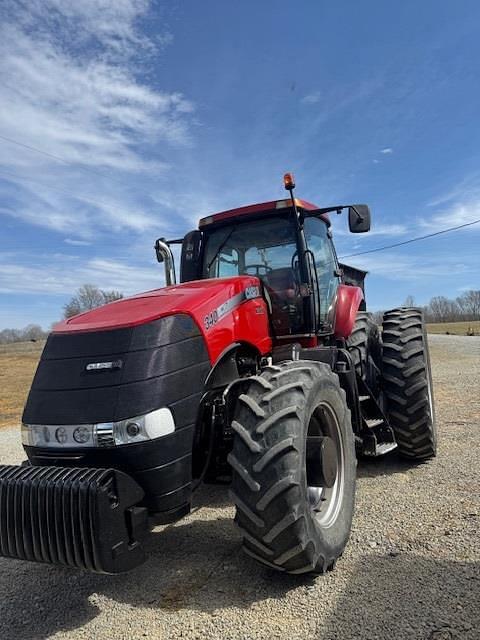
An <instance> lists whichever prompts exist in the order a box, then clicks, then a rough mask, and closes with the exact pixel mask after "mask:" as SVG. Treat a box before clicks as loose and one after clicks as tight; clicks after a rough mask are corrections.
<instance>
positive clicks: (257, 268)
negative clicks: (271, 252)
mask: <svg viewBox="0 0 480 640" xmlns="http://www.w3.org/2000/svg"><path fill="white" fill-rule="evenodd" d="M248 269H255V275H256V276H257V278H260V277H261V274H260V271H261V270H262V269H264V273H263V275H264V276H266V275H267V273H271V272H272V271H273V269H272V267H269V266H267V265H266V264H248V265H247V264H246V265H245V269H244V270H245V273H247V272H248ZM247 275H252V274H248V273H247Z"/></svg>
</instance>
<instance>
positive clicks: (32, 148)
mask: <svg viewBox="0 0 480 640" xmlns="http://www.w3.org/2000/svg"><path fill="white" fill-rule="evenodd" d="M0 139H1V140H5V141H6V142H10V143H12V144H16V145H17V146H18V147H23V148H24V149H28V150H29V151H35V153H40V154H41V155H42V156H46V157H47V158H52V159H53V160H57V162H63V164H66V165H69V166H73V165H74V163H73V162H71V161H70V160H65V158H62V157H60V156H56V155H55V154H53V153H49V152H48V151H43V150H42V149H38V148H37V147H32V146H31V145H29V144H25V143H24V142H18V140H14V139H13V138H8V137H7V136H3V135H1V134H0ZM76 168H77V169H78V170H79V171H83V172H84V173H91V174H93V175H94V176H96V177H97V178H98V176H99V175H100V176H104V177H105V178H109V179H111V180H116V178H115V176H111V175H109V174H108V173H103V172H102V171H97V170H95V169H89V168H88V167H81V166H76Z"/></svg>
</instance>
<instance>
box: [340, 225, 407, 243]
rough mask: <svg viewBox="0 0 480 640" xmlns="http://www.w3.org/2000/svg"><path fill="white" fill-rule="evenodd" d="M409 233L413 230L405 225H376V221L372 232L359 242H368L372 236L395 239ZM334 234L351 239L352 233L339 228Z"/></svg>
mask: <svg viewBox="0 0 480 640" xmlns="http://www.w3.org/2000/svg"><path fill="white" fill-rule="evenodd" d="M407 231H411V229H410V228H409V227H407V226H406V225H403V224H376V223H375V221H373V222H372V228H371V229H370V231H369V232H368V233H367V234H365V235H361V236H360V237H359V241H360V243H361V242H362V241H364V240H368V238H371V237H372V236H390V237H392V238H395V237H397V236H402V235H404V234H405V233H407ZM334 234H335V235H336V236H337V235H338V236H350V237H351V233H350V231H349V230H348V228H345V227H339V228H338V229H337V228H334ZM359 246H360V244H359ZM362 246H363V245H362Z"/></svg>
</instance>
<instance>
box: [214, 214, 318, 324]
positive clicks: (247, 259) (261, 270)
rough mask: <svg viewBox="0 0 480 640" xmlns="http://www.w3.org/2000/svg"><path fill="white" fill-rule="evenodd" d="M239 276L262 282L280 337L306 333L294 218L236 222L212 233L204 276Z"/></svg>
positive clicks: (277, 217) (283, 217)
mask: <svg viewBox="0 0 480 640" xmlns="http://www.w3.org/2000/svg"><path fill="white" fill-rule="evenodd" d="M239 275H252V276H257V277H259V278H260V279H261V280H262V282H263V284H264V286H265V289H266V292H267V295H268V297H269V298H270V302H271V307H272V322H273V326H274V329H275V332H276V334H277V335H292V334H295V333H299V332H302V331H304V324H305V323H304V304H303V298H302V296H301V295H300V283H301V278H300V273H299V264H298V252H297V241H296V231H295V225H294V223H293V220H292V218H291V217H286V216H281V217H280V216H276V217H274V218H273V217H271V218H265V219H263V220H262V219H260V220H258V219H257V220H255V221H253V222H252V221H250V222H240V223H233V224H232V225H229V226H225V227H220V228H219V229H215V230H213V231H211V232H210V233H208V235H207V237H206V247H205V251H204V262H203V277H204V278H224V277H229V276H239Z"/></svg>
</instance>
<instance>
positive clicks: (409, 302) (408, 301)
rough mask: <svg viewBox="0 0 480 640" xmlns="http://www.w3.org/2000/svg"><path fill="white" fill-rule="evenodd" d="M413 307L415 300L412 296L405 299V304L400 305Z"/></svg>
mask: <svg viewBox="0 0 480 640" xmlns="http://www.w3.org/2000/svg"><path fill="white" fill-rule="evenodd" d="M414 306H415V298H414V297H413V296H407V297H406V298H405V302H404V303H403V304H402V307H414Z"/></svg>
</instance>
